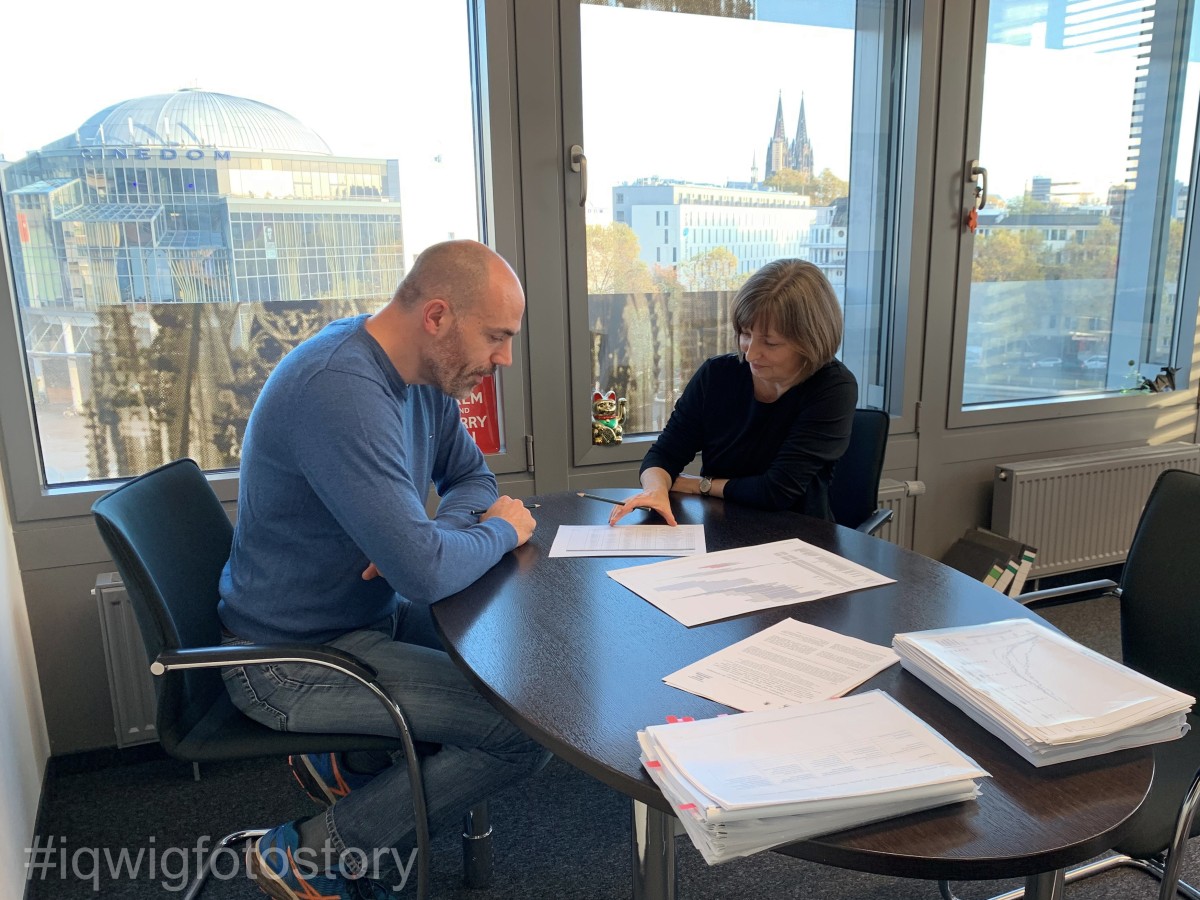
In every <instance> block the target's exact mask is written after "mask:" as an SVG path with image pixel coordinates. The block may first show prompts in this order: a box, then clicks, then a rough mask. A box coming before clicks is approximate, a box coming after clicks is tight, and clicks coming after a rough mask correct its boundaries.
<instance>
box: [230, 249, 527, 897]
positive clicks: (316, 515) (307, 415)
mask: <svg viewBox="0 0 1200 900" xmlns="http://www.w3.org/2000/svg"><path fill="white" fill-rule="evenodd" d="M524 309H525V298H524V294H523V292H522V290H521V285H520V283H519V282H518V280H517V277H516V275H514V274H513V271H512V270H511V269H510V268H509V267H508V265H507V264H506V263H505V262H504V260H502V259H501V258H500V257H499V256H497V255H496V254H495V253H493V252H492V251H491V250H489V249H488V248H487V247H485V246H483V245H482V244H479V243H476V242H474V241H448V242H446V243H442V244H436V245H434V246H432V247H430V248H428V249H427V250H425V251H424V252H423V253H422V254H421V255H420V256H419V257H418V258H417V260H416V262H415V263H414V264H413V267H412V270H411V271H410V272H409V273H408V275H407V276H406V277H405V279H404V281H403V282H402V283H401V284H400V286H399V288H397V290H396V293H395V295H394V296H393V297H392V299H391V301H389V302H388V304H387V305H386V306H384V308H383V309H381V310H380V311H379V312H377V313H376V314H375V315H373V316H370V317H367V316H359V317H357V318H352V319H344V320H341V321H337V322H333V323H331V324H330V325H328V326H327V327H326V328H324V329H323V330H322V331H321V332H320V333H319V334H317V335H315V336H314V337H312V338H310V339H309V340H307V341H305V342H304V343H303V344H301V345H300V346H299V347H297V348H295V349H294V350H293V351H292V352H291V353H289V354H288V355H287V356H286V357H284V359H283V360H282V361H281V362H280V364H279V365H278V366H277V367H276V369H275V371H274V372H273V373H272V374H271V376H270V378H268V379H267V383H266V385H265V386H264V387H263V391H262V394H261V395H260V396H259V398H258V401H257V402H256V403H255V406H254V411H253V412H252V414H251V416H250V421H249V424H248V425H247V428H246V436H245V441H244V444H243V447H242V462H241V483H240V488H239V492H238V522H237V528H236V531H235V534H234V540H233V551H232V553H231V555H230V557H229V562H228V563H227V564H226V567H225V571H224V573H223V574H222V578H221V601H220V607H219V609H220V615H221V621H222V624H223V626H224V628H225V630H226V635H225V641H226V642H227V643H239V642H240V643H252V642H258V641H284V642H303V643H313V644H317V643H319V644H326V645H329V646H332V647H338V648H340V649H343V650H346V651H348V652H350V653H353V654H354V655H356V656H358V657H361V658H362V659H364V660H365V661H366V662H367V663H369V664H370V665H372V666H373V667H374V668H375V669H376V670H377V671H378V673H379V681H380V683H381V684H383V685H384V687H385V688H386V689H387V690H388V691H389V692H390V693H391V694H392V696H393V697H394V698H395V699H396V700H397V702H398V703H399V704H400V706H401V708H403V709H404V710H405V713H406V715H407V716H408V718H409V722H410V725H411V727H412V731H413V736H414V738H416V739H417V740H421V741H428V742H431V743H437V744H441V745H442V749H441V750H440V751H439V752H438V753H436V754H434V755H433V756H431V757H429V758H428V759H427V760H425V763H424V767H423V768H424V773H425V774H424V779H425V789H426V792H427V798H428V803H429V823H430V828H431V830H432V829H437V828H439V827H442V826H445V825H448V824H450V823H452V822H455V821H457V820H458V819H459V818H460V817H461V815H462V814H463V812H465V811H466V809H468V808H469V807H470V806H472V805H473V804H475V803H477V802H479V801H480V800H482V799H484V798H485V797H487V796H488V795H489V794H491V793H492V792H494V791H495V790H497V789H499V788H500V787H502V786H504V785H506V784H509V783H511V782H512V781H514V780H516V779H518V778H521V777H524V776H527V775H529V774H531V773H532V772H534V771H536V770H537V769H538V768H540V767H541V766H542V765H543V764H544V763H545V761H546V759H547V754H546V753H545V751H544V750H542V749H541V748H540V747H539V746H538V745H537V744H536V743H535V742H533V741H532V740H530V739H528V738H526V737H525V736H524V735H522V734H521V733H520V732H519V731H518V730H517V729H516V728H514V727H513V726H511V725H510V724H508V722H507V721H505V720H504V719H503V717H501V716H500V715H499V714H497V713H496V712H495V711H494V710H493V709H492V708H491V706H490V705H489V704H488V703H487V702H486V701H485V700H484V699H483V698H482V697H481V696H479V694H478V693H477V692H476V691H475V690H474V689H473V688H472V687H471V686H470V684H469V683H468V682H467V681H466V679H465V678H464V677H463V676H462V675H461V674H460V673H459V672H458V670H457V669H456V668H455V667H454V665H453V664H452V663H451V662H450V659H449V657H447V656H446V654H445V653H443V652H442V651H441V650H439V649H434V648H436V647H437V646H438V643H437V640H436V638H435V637H433V635H432V630H431V628H430V625H429V616H428V604H429V603H431V602H433V601H435V600H439V599H441V598H442V597H445V596H448V595H449V594H452V593H454V592H455V591H458V590H460V589H462V588H464V587H466V586H467V585H468V584H470V583H471V582H473V581H475V580H476V579H477V578H478V577H479V576H480V575H482V574H483V573H484V572H485V571H487V570H488V569H489V568H491V567H492V566H493V565H495V564H496V562H497V561H499V559H500V558H501V557H502V556H503V555H504V554H505V553H507V552H508V551H510V550H512V549H514V548H516V547H518V546H520V545H521V544H523V543H525V542H526V541H528V540H529V538H530V536H531V535H532V533H533V529H534V525H535V523H534V520H533V517H532V516H531V515H530V513H529V511H528V510H527V509H525V507H524V505H523V504H522V503H521V502H520V501H518V500H514V499H512V498H510V497H499V498H497V490H496V480H495V478H494V477H493V476H492V474H491V472H489V471H488V469H487V466H486V465H485V463H484V459H483V456H482V454H481V453H480V452H479V449H478V448H477V447H476V446H475V444H474V443H473V442H472V441H471V438H470V436H469V435H468V434H467V432H466V430H465V429H464V428H463V427H462V424H461V422H460V420H459V414H458V407H457V405H456V403H455V401H454V398H456V397H462V396H465V395H467V394H469V393H470V392H471V390H472V389H474V388H475V387H477V386H478V385H479V383H480V381H481V380H482V379H483V377H484V376H485V375H488V374H489V373H491V372H492V371H493V369H494V368H495V367H496V366H507V365H510V364H511V363H512V341H513V337H514V336H515V335H516V334H517V332H518V331H519V330H520V327H521V317H522V314H523V312H524ZM431 483H432V484H433V485H434V487H435V488H436V490H437V493H438V495H439V497H440V503H439V505H438V509H437V514H436V516H434V517H433V518H430V517H429V516H428V515H427V514H426V511H425V497H426V493H427V491H428V487H429V485H430V484H431ZM472 510H476V511H477V510H486V511H485V512H484V513H482V514H481V515H476V514H473V513H472V512H471V511H472ZM376 576H381V577H376ZM225 680H226V686H227V688H228V689H229V692H230V695H231V696H232V698H233V700H234V702H235V703H236V704H237V705H238V707H239V708H240V709H242V711H243V712H245V713H246V714H247V715H249V716H251V717H252V718H254V719H256V720H258V721H260V722H263V723H265V724H267V725H270V726H272V727H274V728H279V729H281V730H288V731H313V732H370V733H379V734H386V735H391V734H394V727H393V724H392V722H391V720H390V718H388V717H387V715H386V714H385V712H384V711H383V709H382V707H381V706H380V704H379V702H378V701H377V700H376V699H375V698H374V697H373V696H372V695H371V694H370V693H369V692H367V691H366V690H364V689H363V688H362V687H361V686H358V685H355V684H353V683H351V682H349V681H348V680H347V679H345V678H343V677H340V676H338V675H337V674H336V673H333V672H330V671H328V670H321V669H316V668H315V667H313V666H305V665H284V666H270V667H261V666H259V667H249V668H245V669H242V668H236V669H230V670H226V672H225ZM292 765H293V770H294V771H295V773H296V775H297V778H299V779H300V781H301V783H302V784H303V785H304V786H305V788H306V790H308V791H309V793H310V795H311V796H313V797H314V799H318V800H324V801H326V802H329V803H330V804H331V805H330V806H329V808H328V810H327V811H326V812H325V813H324V814H321V815H317V816H314V817H313V818H311V819H307V820H304V821H299V822H290V823H286V824H284V825H281V826H279V827H278V828H276V829H274V830H272V831H271V832H269V833H268V834H266V835H264V836H263V837H262V838H261V839H260V840H259V842H258V844H257V845H256V847H255V848H253V849H252V850H251V852H250V853H249V854H248V863H249V869H250V872H251V875H252V876H253V877H254V878H255V879H256V880H257V882H258V884H259V886H260V887H261V888H262V889H263V890H264V891H265V892H266V893H268V894H270V895H271V896H272V897H275V898H280V900H295V898H306V897H315V896H318V895H320V896H322V897H360V896H367V897H386V896H389V895H388V894H387V893H386V892H384V891H383V889H382V887H380V886H378V885H375V884H373V883H372V882H370V881H369V880H368V876H371V875H374V876H376V877H380V876H383V877H387V876H390V875H391V874H392V872H393V871H394V870H404V869H405V864H406V862H407V861H408V859H409V856H408V853H407V852H401V851H404V850H406V848H409V847H412V846H413V845H414V843H415V840H414V830H413V821H412V804H411V793H410V791H409V785H408V779H407V774H406V771H405V767H404V766H403V765H396V766H387V765H386V763H385V764H384V765H383V766H382V770H381V771H378V774H373V772H374V771H376V770H379V769H380V768H381V766H380V764H379V761H377V760H369V759H363V758H358V757H356V756H355V755H354V754H350V755H348V756H347V758H346V759H337V758H333V757H331V756H323V757H319V756H305V757H294V758H293V759H292ZM334 801H336V802H334ZM376 861H380V863H381V865H378V866H376V865H375V863H376ZM393 883H394V879H393Z"/></svg>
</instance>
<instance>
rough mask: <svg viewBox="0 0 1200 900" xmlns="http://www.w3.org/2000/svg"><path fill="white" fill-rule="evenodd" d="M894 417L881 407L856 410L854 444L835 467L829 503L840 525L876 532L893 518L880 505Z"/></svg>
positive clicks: (852, 429)
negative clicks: (880, 491) (884, 453)
mask: <svg viewBox="0 0 1200 900" xmlns="http://www.w3.org/2000/svg"><path fill="white" fill-rule="evenodd" d="M890 421H891V417H890V416H889V415H888V414H887V413H886V412H884V411H883V410H881V409H856V410H855V411H854V425H853V426H852V427H851V429H850V446H848V447H847V448H846V452H845V453H844V454H842V458H841V459H839V460H838V461H837V465H836V466H834V469H833V481H832V483H831V484H830V485H829V506H830V508H831V509H832V510H833V520H834V521H835V522H837V523H838V524H839V525H845V526H846V527H847V528H853V529H855V530H856V531H861V532H863V533H864V534H874V533H875V532H876V531H878V530H879V529H880V528H881V527H883V525H884V523H886V522H887V521H888V520H890V519H891V518H892V511H891V510H890V509H887V508H886V507H881V506H879V477H880V476H881V475H882V474H883V452H884V450H886V449H887V438H888V425H889V424H890Z"/></svg>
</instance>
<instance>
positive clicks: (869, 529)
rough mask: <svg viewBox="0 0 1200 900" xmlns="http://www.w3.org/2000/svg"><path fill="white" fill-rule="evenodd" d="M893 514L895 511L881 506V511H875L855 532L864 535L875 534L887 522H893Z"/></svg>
mask: <svg viewBox="0 0 1200 900" xmlns="http://www.w3.org/2000/svg"><path fill="white" fill-rule="evenodd" d="M893 514H894V511H893V510H890V509H888V508H887V507H886V506H881V507H879V509H877V510H875V512H873V513H871V515H869V516H868V517H867V520H866V521H865V522H863V523H862V524H861V525H859V526H858V528H856V529H854V530H855V531H861V532H862V533H863V534H874V533H875V532H876V531H878V530H879V529H880V528H882V527H883V525H884V523H885V522H889V521H891V518H892V516H893Z"/></svg>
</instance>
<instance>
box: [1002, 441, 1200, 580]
mask: <svg viewBox="0 0 1200 900" xmlns="http://www.w3.org/2000/svg"><path fill="white" fill-rule="evenodd" d="M1167 469H1184V470H1186V471H1188V472H1200V445H1197V444H1185V443H1178V442H1177V443H1170V444H1160V445H1158V446H1156V447H1133V448H1130V449H1127V450H1108V451H1104V452H1101V453H1085V454H1081V455H1078V456H1061V457H1058V458H1055V459H1027V460H1023V461H1021V462H1013V463H1001V464H1000V465H998V466H996V472H995V477H994V479H993V482H992V531H996V532H999V533H1000V534H1004V535H1008V536H1009V537H1012V538H1016V539H1017V540H1020V541H1024V542H1025V543H1026V544H1031V545H1032V546H1034V547H1036V548H1037V559H1036V561H1035V562H1034V565H1033V569H1032V571H1031V572H1030V577H1032V578H1038V577H1041V576H1044V575H1056V574H1059V573H1063V572H1078V571H1082V570H1084V569H1093V568H1097V567H1100V566H1108V565H1113V564H1116V563H1121V562H1124V560H1125V555H1126V554H1127V553H1128V552H1129V544H1130V542H1131V541H1132V540H1133V532H1134V529H1135V528H1136V527H1137V523H1138V518H1139V517H1140V516H1141V514H1142V508H1143V507H1144V506H1145V505H1146V498H1147V497H1148V496H1149V495H1150V489H1151V488H1152V487H1153V486H1154V481H1155V479H1157V478H1158V475H1159V473H1160V472H1163V471H1165V470H1167Z"/></svg>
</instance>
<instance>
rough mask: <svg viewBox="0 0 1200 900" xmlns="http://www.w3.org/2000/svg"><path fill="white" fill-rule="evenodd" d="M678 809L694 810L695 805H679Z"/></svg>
mask: <svg viewBox="0 0 1200 900" xmlns="http://www.w3.org/2000/svg"><path fill="white" fill-rule="evenodd" d="M679 808H680V809H695V808H696V804H695V803H680V804H679Z"/></svg>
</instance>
